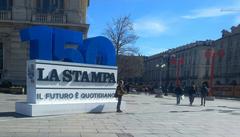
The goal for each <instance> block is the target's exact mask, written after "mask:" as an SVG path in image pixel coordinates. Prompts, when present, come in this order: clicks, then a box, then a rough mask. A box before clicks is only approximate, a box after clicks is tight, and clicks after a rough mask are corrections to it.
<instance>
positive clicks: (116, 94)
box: [114, 90, 118, 98]
mask: <svg viewBox="0 0 240 137" xmlns="http://www.w3.org/2000/svg"><path fill="white" fill-rule="evenodd" d="M114 97H115V98H117V97H118V93H117V90H116V92H115V93H114Z"/></svg>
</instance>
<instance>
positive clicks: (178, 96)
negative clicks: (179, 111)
mask: <svg viewBox="0 0 240 137" xmlns="http://www.w3.org/2000/svg"><path fill="white" fill-rule="evenodd" d="M175 94H176V99H177V105H179V104H180V100H181V96H182V95H183V89H182V88H181V87H180V85H177V87H176V88H175Z"/></svg>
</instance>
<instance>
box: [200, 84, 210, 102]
mask: <svg viewBox="0 0 240 137" xmlns="http://www.w3.org/2000/svg"><path fill="white" fill-rule="evenodd" d="M207 95H208V87H207V84H206V83H203V84H202V88H201V106H202V105H204V106H205V103H206V97H207Z"/></svg>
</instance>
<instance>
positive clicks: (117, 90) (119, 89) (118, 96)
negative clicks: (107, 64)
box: [116, 80, 125, 112]
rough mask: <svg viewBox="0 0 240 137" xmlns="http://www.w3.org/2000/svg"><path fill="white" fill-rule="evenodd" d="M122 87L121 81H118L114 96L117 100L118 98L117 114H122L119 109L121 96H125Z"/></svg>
mask: <svg viewBox="0 0 240 137" xmlns="http://www.w3.org/2000/svg"><path fill="white" fill-rule="evenodd" d="M123 85H124V82H123V80H120V81H119V82H118V86H117V89H116V94H117V98H118V103H117V112H122V110H121V109H120V108H121V101H122V96H123V94H125V91H124V87H123Z"/></svg>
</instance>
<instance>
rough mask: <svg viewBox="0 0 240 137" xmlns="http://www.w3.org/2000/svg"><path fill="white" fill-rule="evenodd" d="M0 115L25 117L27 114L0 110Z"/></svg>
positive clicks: (0, 116)
mask: <svg viewBox="0 0 240 137" xmlns="http://www.w3.org/2000/svg"><path fill="white" fill-rule="evenodd" d="M2 117H14V118H26V117H28V116H25V115H22V114H18V113H16V112H0V118H2Z"/></svg>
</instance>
